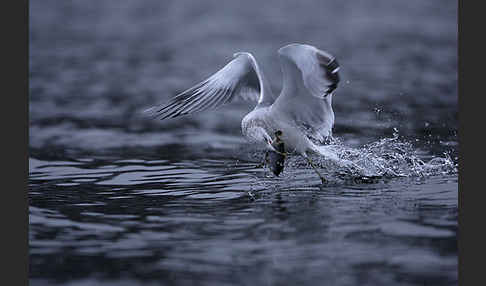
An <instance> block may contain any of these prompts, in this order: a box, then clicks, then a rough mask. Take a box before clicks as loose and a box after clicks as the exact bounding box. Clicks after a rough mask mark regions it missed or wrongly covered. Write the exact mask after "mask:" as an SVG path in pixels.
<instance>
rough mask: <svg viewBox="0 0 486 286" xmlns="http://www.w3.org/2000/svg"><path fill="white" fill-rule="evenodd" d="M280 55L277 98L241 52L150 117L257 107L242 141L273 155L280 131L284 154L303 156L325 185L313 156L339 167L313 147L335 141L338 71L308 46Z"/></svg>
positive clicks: (320, 148) (243, 124)
mask: <svg viewBox="0 0 486 286" xmlns="http://www.w3.org/2000/svg"><path fill="white" fill-rule="evenodd" d="M278 54H279V58H280V61H281V64H282V71H283V88H282V91H281V92H280V95H279V96H275V95H274V94H273V93H272V91H271V89H270V84H269V83H268V81H267V80H266V79H265V77H264V75H263V73H262V71H261V70H260V68H259V66H258V64H257V62H256V60H255V58H254V57H253V55H252V54H250V53H247V52H238V53H235V54H234V55H233V60H232V61H231V62H229V63H228V64H227V65H226V66H224V67H223V68H222V69H220V70H219V71H218V72H216V73H215V74H213V75H212V76H211V77H209V78H208V79H206V80H204V81H202V82H200V83H199V84H197V85H195V86H193V87H191V88H189V89H188V90H186V91H184V92H182V93H180V94H178V95H176V96H175V97H173V98H172V99H170V100H169V102H168V103H166V104H162V105H157V106H154V107H152V108H149V109H148V110H147V111H149V112H151V113H152V114H153V115H155V117H156V118H160V119H162V120H163V119H167V118H174V117H178V116H181V115H186V114H192V113H195V112H199V111H204V110H208V109H214V108H217V107H220V106H222V105H224V104H227V103H230V102H232V101H233V100H234V99H237V98H242V99H246V100H252V101H255V102H256V103H257V104H256V106H255V108H254V109H253V110H252V111H251V112H250V113H248V114H247V115H246V116H245V117H244V118H243V120H242V121H241V130H242V133H243V135H244V136H245V137H246V138H247V139H248V140H249V141H250V142H253V143H261V144H262V145H263V146H264V147H266V148H268V149H270V150H274V151H275V149H274V148H273V146H272V135H273V134H275V132H276V131H277V130H280V131H281V133H282V135H281V136H280V138H281V139H282V141H283V142H285V151H286V152H289V153H297V154H299V155H301V156H303V157H304V158H305V159H306V160H307V161H308V162H309V164H310V165H311V167H312V168H313V169H314V170H315V171H316V173H317V174H318V175H319V177H320V178H321V180H322V182H325V179H324V177H323V176H322V175H321V173H320V172H319V171H318V170H317V169H316V166H315V165H314V164H313V162H312V160H311V158H310V157H309V154H311V153H317V154H320V155H321V156H324V157H325V158H327V159H331V160H333V161H336V162H337V161H339V159H338V157H337V156H336V154H335V153H333V152H329V151H328V150H327V149H326V148H325V146H323V145H317V144H315V143H314V142H320V143H322V142H324V140H325V139H326V138H332V137H331V136H332V127H333V125H334V111H333V110H332V97H333V94H334V91H335V89H336V88H337V84H338V82H339V75H338V71H339V65H338V63H337V61H336V58H335V57H333V56H332V55H331V54H329V53H327V52H325V51H322V50H319V49H317V48H316V47H313V46H310V45H305V44H290V45H286V46H284V47H282V48H280V49H279V50H278ZM313 141H314V142H313Z"/></svg>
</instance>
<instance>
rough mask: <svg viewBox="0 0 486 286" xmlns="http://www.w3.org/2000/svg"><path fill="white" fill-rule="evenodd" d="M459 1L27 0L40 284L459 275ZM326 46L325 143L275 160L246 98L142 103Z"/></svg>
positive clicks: (388, 280) (379, 281) (33, 231)
mask: <svg viewBox="0 0 486 286" xmlns="http://www.w3.org/2000/svg"><path fill="white" fill-rule="evenodd" d="M456 7H457V3H456V2H454V1H447V2H444V1H427V2H424V1H406V2H405V1H400V2H395V1H394V2H393V3H392V2H391V1H384V0H383V1H380V0H373V1H339V2H337V1H333V2H331V1H299V2H290V1H288V2H287V1H286V2H285V3H284V2H283V1H276V0H271V1H244V2H241V3H240V2H236V1H235V2H229V1H224V2H223V1H204V2H195V1H140V2H139V1H137V2H135V1H127V0H124V1H77V2H59V1H30V21H29V25H30V33H29V41H30V44H29V45H30V49H29V53H30V56H29V59H30V61H29V66H30V73H29V87H30V93H29V98H30V101H29V111H30V112H29V120H30V128H29V152H30V159H29V220H30V223H29V245H30V246H29V249H30V265H29V271H30V274H29V275H30V282H31V285H53V284H62V285H302V284H305V285H457V283H458V282H457V276H458V273H457V264H458V263H457V253H458V247H457V228H458V226H457V225H458V224H457V217H458V172H457V168H458V161H459V158H458V156H459V155H458V154H459V153H458V152H459V145H458V138H457V133H458V120H457V114H458V112H457V15H456V13H457V8H456ZM292 42H300V43H309V44H312V45H314V46H316V47H319V48H321V49H323V50H327V51H329V52H331V53H332V54H334V55H335V56H336V57H337V59H338V61H339V63H340V64H341V70H340V75H341V82H340V85H339V87H338V89H337V90H336V95H335V97H334V99H333V107H334V111H335V115H336V123H335V127H334V135H335V137H336V139H337V141H336V142H334V144H333V145H332V146H331V148H332V149H333V150H334V151H335V152H336V153H337V154H338V155H339V157H341V158H342V159H347V160H351V161H353V162H354V163H355V164H356V165H357V166H359V168H360V169H359V170H355V169H347V168H343V167H340V166H337V165H335V164H333V163H332V162H329V161H327V160H324V159H322V158H314V159H315V161H316V163H317V164H318V165H319V167H320V169H321V172H322V173H323V174H324V175H325V177H326V178H327V179H328V182H327V183H326V184H324V185H323V184H321V182H320V179H319V178H318V177H317V176H316V174H315V173H314V172H313V170H312V169H311V168H310V166H308V165H307V163H306V162H305V161H304V160H303V159H302V158H299V157H295V156H294V157H290V158H289V160H287V162H286V166H285V169H284V171H283V173H282V174H281V175H280V177H278V178H275V177H274V176H273V175H272V174H271V172H270V171H268V170H265V169H261V168H256V165H257V164H258V163H259V162H260V160H261V158H262V156H263V152H262V151H261V150H256V149H254V148H253V147H252V146H251V145H250V144H248V143H247V142H246V141H245V139H244V138H242V136H241V131H240V121H241V119H242V117H243V116H244V115H245V114H246V113H247V112H249V111H250V110H251V108H252V107H253V106H251V105H250V104H248V103H245V102H236V103H233V104H230V105H228V106H227V107H224V108H221V109H218V110H217V111H214V112H208V113H202V114H198V115H194V116H189V117H181V118H179V119H175V120H169V121H162V122H161V121H155V120H151V119H149V118H146V117H144V116H143V115H142V114H141V111H143V110H144V109H146V108H147V107H150V106H151V105H154V104H158V103H162V102H164V101H166V100H167V99H168V98H169V97H170V96H173V95H175V94H177V93H178V92H181V91H183V90H185V89H187V88H188V87H190V86H192V85H193V84H195V83H197V82H199V81H200V80H202V79H204V78H206V77H207V76H209V75H210V74H211V73H213V72H215V71H216V70H218V69H219V68H221V67H222V66H223V65H224V64H226V63H227V62H228V61H229V60H230V59H231V57H232V54H233V53H234V52H237V51H249V52H252V53H253V54H254V55H255V56H256V58H257V60H258V62H259V63H260V65H261V66H262V67H263V70H264V72H265V73H266V76H267V78H268V79H269V81H270V82H271V84H272V89H273V90H274V92H279V90H280V84H281V72H280V66H279V62H278V61H279V60H278V56H277V53H276V51H277V49H278V48H280V47H281V46H284V45H286V44H288V43H292Z"/></svg>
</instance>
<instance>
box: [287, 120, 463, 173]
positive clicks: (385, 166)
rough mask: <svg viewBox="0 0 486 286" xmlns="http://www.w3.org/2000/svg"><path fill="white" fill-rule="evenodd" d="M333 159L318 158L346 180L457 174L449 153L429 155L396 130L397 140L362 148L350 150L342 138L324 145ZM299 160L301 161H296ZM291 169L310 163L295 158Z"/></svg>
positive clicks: (329, 170) (319, 161) (326, 169)
mask: <svg viewBox="0 0 486 286" xmlns="http://www.w3.org/2000/svg"><path fill="white" fill-rule="evenodd" d="M323 148H325V152H326V153H330V154H333V155H334V156H332V157H334V158H336V157H337V158H338V159H329V156H327V158H326V157H322V156H317V155H316V156H314V161H315V163H316V164H317V165H319V167H321V168H322V169H323V170H322V171H323V172H325V173H327V174H331V175H334V176H336V177H338V178H342V179H357V178H361V179H364V180H366V179H371V178H394V177H427V176H434V175H448V174H456V173H457V167H458V166H457V164H456V163H454V161H453V160H452V158H451V156H450V155H449V154H448V153H447V152H445V153H443V156H441V157H435V156H431V155H426V154H425V153H427V152H424V150H421V149H419V148H416V147H415V146H414V145H413V144H412V143H410V142H409V141H406V140H404V139H401V138H400V136H399V134H398V130H397V129H395V132H394V133H393V137H389V138H383V139H380V140H378V141H374V142H372V143H369V144H366V145H364V146H362V147H358V148H355V147H349V146H346V145H345V144H344V143H342V142H341V141H340V140H339V139H334V140H333V142H332V143H331V144H330V145H326V146H323ZM296 157H297V158H296ZM288 166H290V167H295V168H300V167H304V166H306V162H305V161H303V160H301V159H300V158H298V156H294V157H291V158H290V160H289V161H288Z"/></svg>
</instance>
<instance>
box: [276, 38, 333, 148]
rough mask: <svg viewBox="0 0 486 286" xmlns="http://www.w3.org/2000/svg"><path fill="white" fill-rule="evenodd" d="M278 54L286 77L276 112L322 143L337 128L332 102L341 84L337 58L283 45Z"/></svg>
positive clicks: (313, 49) (315, 50) (318, 51)
mask: <svg viewBox="0 0 486 286" xmlns="http://www.w3.org/2000/svg"><path fill="white" fill-rule="evenodd" d="M278 53H279V56H280V60H281V64H282V71H283V76H284V78H283V88H282V93H281V94H280V96H279V97H278V98H277V100H276V101H275V103H274V104H273V106H272V109H273V112H276V114H279V115H280V116H285V117H286V118H287V119H288V120H291V121H293V122H294V123H295V124H296V125H297V126H299V127H300V128H301V129H302V130H304V131H305V132H306V134H307V135H308V136H309V137H312V138H315V139H317V140H318V141H323V140H324V138H325V137H327V136H330V135H331V130H332V126H333V125H334V112H333V110H332V106H331V101H332V95H333V92H334V90H335V89H336V88H337V85H338V83H339V74H338V71H339V65H338V63H337V61H336V59H335V58H334V57H333V56H332V55H331V54H329V53H327V52H325V51H322V50H319V49H317V48H315V47H313V46H310V45H304V44H290V45H287V46H284V47H282V48H280V49H279V50H278Z"/></svg>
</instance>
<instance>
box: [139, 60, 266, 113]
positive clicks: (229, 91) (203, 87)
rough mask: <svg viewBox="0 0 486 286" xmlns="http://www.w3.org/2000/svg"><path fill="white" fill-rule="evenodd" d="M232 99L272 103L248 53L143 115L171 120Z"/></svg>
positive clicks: (214, 106) (259, 103) (264, 103)
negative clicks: (148, 113)
mask: <svg viewBox="0 0 486 286" xmlns="http://www.w3.org/2000/svg"><path fill="white" fill-rule="evenodd" d="M235 98H242V99H245V100H251V101H255V102H257V103H258V105H257V106H266V105H270V104H272V103H273V101H274V96H273V94H272V92H271V90H270V86H269V85H268V83H267V81H266V80H265V78H264V77H263V74H262V73H261V71H260V69H259V67H258V64H257V62H256V60H255V58H254V57H253V56H252V55H251V54H250V53H235V54H234V59H233V60H232V61H231V62H229V63H228V64H227V65H226V66H224V67H223V68H222V69H220V70H219V71H218V72H216V73H215V74H213V75H212V76H211V77H209V78H208V79H206V80H204V81H202V82H200V83H199V84H197V85H195V86H193V87H191V88H189V89H188V90H186V91H184V92H182V93H180V94H178V95H176V96H175V97H173V98H172V99H170V100H169V102H167V103H165V104H162V105H157V106H154V107H152V108H150V109H148V110H146V112H150V113H151V114H152V115H154V116H155V117H156V118H160V119H166V118H174V117H178V116H181V115H186V114H191V113H195V112H199V111H203V110H207V109H214V108H217V107H220V106H221V105H223V104H225V103H228V102H231V101H232V100H233V99H235Z"/></svg>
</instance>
